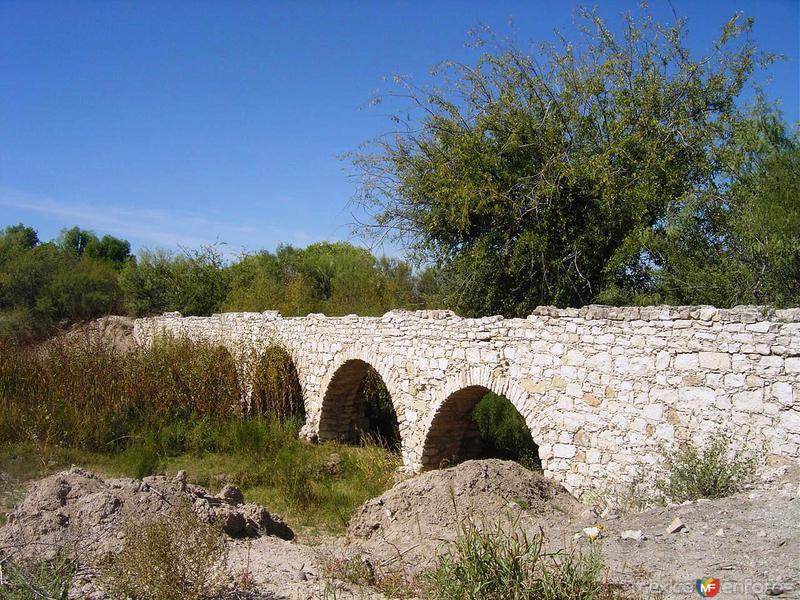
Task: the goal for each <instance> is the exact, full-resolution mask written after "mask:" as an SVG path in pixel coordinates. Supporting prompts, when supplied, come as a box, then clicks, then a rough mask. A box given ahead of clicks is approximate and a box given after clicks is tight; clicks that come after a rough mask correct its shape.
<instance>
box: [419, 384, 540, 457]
mask: <svg viewBox="0 0 800 600" xmlns="http://www.w3.org/2000/svg"><path fill="white" fill-rule="evenodd" d="M477 408H479V409H480V412H478V411H477V410H476V409H477ZM481 458H501V459H505V460H515V461H517V462H520V463H522V464H523V465H525V466H528V467H532V468H539V467H540V466H541V464H540V459H539V448H538V445H537V444H536V443H535V442H534V440H533V435H532V433H531V430H530V428H529V426H528V424H527V423H526V421H525V418H524V417H523V416H522V414H521V413H520V412H519V410H518V409H517V407H516V406H515V405H514V403H512V402H511V400H509V399H508V398H507V397H506V396H504V395H501V394H496V393H495V392H494V391H493V390H492V389H490V388H489V387H486V386H484V385H465V386H464V387H462V388H460V389H458V390H456V391H454V392H452V393H451V394H450V395H448V396H447V397H446V398H445V399H444V401H443V402H442V404H441V405H440V406H439V407H438V410H437V411H436V412H435V414H434V415H433V418H432V419H431V422H430V426H429V427H428V430H427V432H426V435H425V441H424V444H423V448H422V456H421V460H420V462H421V469H422V470H423V471H428V470H431V469H438V468H441V467H445V466H450V465H454V464H457V463H459V462H463V461H465V460H472V459H481Z"/></svg>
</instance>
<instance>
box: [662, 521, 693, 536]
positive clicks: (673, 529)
mask: <svg viewBox="0 0 800 600" xmlns="http://www.w3.org/2000/svg"><path fill="white" fill-rule="evenodd" d="M680 531H688V529H687V527H686V525H684V523H683V521H681V520H680V519H679V518H678V517H675V518H674V519H672V522H671V523H670V524H669V525H667V528H666V529H664V533H666V534H670V533H678V532H680Z"/></svg>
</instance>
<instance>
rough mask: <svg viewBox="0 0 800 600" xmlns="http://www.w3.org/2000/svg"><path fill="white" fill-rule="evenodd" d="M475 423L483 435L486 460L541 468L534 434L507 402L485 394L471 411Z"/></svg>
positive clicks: (483, 453)
mask: <svg viewBox="0 0 800 600" xmlns="http://www.w3.org/2000/svg"><path fill="white" fill-rule="evenodd" d="M472 419H473V421H475V423H476V424H477V426H478V431H479V432H480V434H481V443H482V444H483V449H482V450H483V452H482V455H483V456H486V457H492V458H502V459H505V460H515V461H517V462H519V463H522V464H523V465H525V466H527V467H529V468H534V467H538V466H539V465H540V461H539V447H538V446H537V445H536V443H535V442H534V441H533V437H531V430H530V429H529V428H528V425H527V423H525V419H524V418H523V416H522V415H521V414H520V413H519V411H518V410H517V409H516V408H514V405H513V404H511V401H510V400H508V398H505V397H504V396H498V395H497V394H493V393H491V392H490V393H488V394H486V395H485V396H484V397H483V398H481V400H480V402H478V404H477V406H476V407H475V409H474V410H473V411H472Z"/></svg>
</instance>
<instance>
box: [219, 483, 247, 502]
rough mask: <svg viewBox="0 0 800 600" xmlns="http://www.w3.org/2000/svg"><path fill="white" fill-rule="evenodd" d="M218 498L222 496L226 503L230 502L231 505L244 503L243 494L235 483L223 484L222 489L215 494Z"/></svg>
mask: <svg viewBox="0 0 800 600" xmlns="http://www.w3.org/2000/svg"><path fill="white" fill-rule="evenodd" d="M217 497H218V498H222V499H223V500H225V502H227V503H228V504H232V505H233V506H238V505H239V504H244V494H243V493H242V490H240V489H239V488H238V487H236V486H235V485H231V484H230V483H227V484H225V487H223V488H222V491H221V492H220V493H219V494H217Z"/></svg>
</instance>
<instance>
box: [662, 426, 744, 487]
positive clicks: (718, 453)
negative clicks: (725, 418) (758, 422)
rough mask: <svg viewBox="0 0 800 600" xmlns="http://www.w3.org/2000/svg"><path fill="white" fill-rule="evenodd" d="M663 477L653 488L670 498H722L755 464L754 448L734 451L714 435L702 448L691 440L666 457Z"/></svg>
mask: <svg viewBox="0 0 800 600" xmlns="http://www.w3.org/2000/svg"><path fill="white" fill-rule="evenodd" d="M666 462H667V473H666V478H664V479H659V480H658V481H656V488H657V489H658V491H660V492H661V493H662V494H663V495H664V496H666V497H667V498H669V499H671V500H672V501H674V502H682V501H684V500H697V499H698V498H722V497H724V496H729V495H731V494H733V493H734V492H736V491H738V490H739V489H741V488H742V486H743V485H744V484H745V483H746V482H747V480H748V479H749V478H750V477H752V476H753V474H754V473H755V470H756V467H757V466H758V462H759V461H758V456H757V454H756V453H755V452H752V451H745V452H742V453H738V454H737V452H736V451H735V450H734V449H733V448H732V447H731V444H730V441H729V440H728V439H727V438H723V437H717V438H716V439H714V440H713V441H712V442H711V443H710V444H708V445H707V446H706V447H704V448H702V449H701V448H698V447H697V446H696V445H694V444H692V443H687V444H684V445H683V446H681V447H680V448H679V449H678V450H676V451H675V452H673V453H672V454H668V455H667V457H666Z"/></svg>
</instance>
